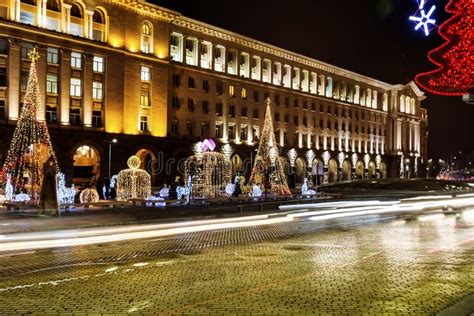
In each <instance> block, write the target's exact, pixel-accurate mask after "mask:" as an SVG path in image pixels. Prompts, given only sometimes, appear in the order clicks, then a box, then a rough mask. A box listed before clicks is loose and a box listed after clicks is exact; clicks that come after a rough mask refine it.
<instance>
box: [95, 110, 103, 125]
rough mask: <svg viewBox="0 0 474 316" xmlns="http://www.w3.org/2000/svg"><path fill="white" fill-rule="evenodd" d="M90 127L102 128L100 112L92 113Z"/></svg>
mask: <svg viewBox="0 0 474 316" xmlns="http://www.w3.org/2000/svg"><path fill="white" fill-rule="evenodd" d="M92 126H93V127H102V126H103V125H102V111H92Z"/></svg>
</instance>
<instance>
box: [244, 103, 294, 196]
mask: <svg viewBox="0 0 474 316" xmlns="http://www.w3.org/2000/svg"><path fill="white" fill-rule="evenodd" d="M265 103H266V105H267V109H266V111H265V120H264V121H263V129H262V136H261V137H260V142H259V144H258V150H257V157H256V159H255V163H254V166H253V169H252V174H251V175H250V181H249V184H250V185H254V184H256V185H258V186H260V187H264V188H265V189H268V188H269V189H270V190H271V192H272V193H276V194H278V195H290V194H291V191H290V189H289V188H288V184H287V181H286V176H285V173H284V171H283V163H282V161H281V159H280V157H279V150H278V144H277V142H276V140H275V133H274V131H273V119H272V112H271V110H270V103H271V101H270V99H269V98H267V99H266V100H265Z"/></svg>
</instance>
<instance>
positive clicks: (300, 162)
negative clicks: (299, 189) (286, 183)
mask: <svg viewBox="0 0 474 316" xmlns="http://www.w3.org/2000/svg"><path fill="white" fill-rule="evenodd" d="M295 167H296V170H295V171H296V182H297V183H303V180H304V177H305V176H306V163H305V161H304V159H303V158H301V157H298V158H296V161H295Z"/></svg>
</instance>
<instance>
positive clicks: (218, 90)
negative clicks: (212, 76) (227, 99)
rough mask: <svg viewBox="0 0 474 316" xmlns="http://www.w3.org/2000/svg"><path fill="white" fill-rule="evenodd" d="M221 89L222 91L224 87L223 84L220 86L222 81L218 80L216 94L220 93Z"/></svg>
mask: <svg viewBox="0 0 474 316" xmlns="http://www.w3.org/2000/svg"><path fill="white" fill-rule="evenodd" d="M223 91H224V88H223V86H222V82H218V83H217V84H216V92H217V94H218V95H221V94H222V92H223Z"/></svg>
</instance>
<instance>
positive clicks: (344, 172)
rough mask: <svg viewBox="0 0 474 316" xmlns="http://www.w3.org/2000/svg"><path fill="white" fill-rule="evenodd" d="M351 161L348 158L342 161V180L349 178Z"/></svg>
mask: <svg viewBox="0 0 474 316" xmlns="http://www.w3.org/2000/svg"><path fill="white" fill-rule="evenodd" d="M351 168H352V166H351V162H350V161H349V160H344V162H343V163H342V180H343V181H348V180H351V178H352V176H351Z"/></svg>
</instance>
